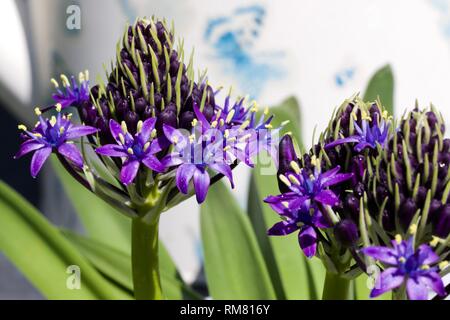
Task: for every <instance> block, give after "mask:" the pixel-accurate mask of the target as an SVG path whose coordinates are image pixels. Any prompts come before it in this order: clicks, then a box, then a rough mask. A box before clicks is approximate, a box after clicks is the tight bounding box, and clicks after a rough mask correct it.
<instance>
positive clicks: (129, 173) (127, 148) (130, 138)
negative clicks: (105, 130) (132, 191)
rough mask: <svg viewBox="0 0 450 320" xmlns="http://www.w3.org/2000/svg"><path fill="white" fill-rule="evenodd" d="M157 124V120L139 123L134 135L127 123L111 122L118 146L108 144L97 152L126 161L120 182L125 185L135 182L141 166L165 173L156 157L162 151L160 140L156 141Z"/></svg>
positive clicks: (112, 132) (110, 125) (152, 119)
mask: <svg viewBox="0 0 450 320" xmlns="http://www.w3.org/2000/svg"><path fill="white" fill-rule="evenodd" d="M155 123H156V119H155V118H149V119H147V120H145V121H144V122H142V121H139V122H138V124H137V128H136V133H135V134H134V135H132V134H131V133H129V131H128V128H127V126H126V123H125V122H122V125H119V124H118V123H117V122H116V121H114V120H110V123H109V128H110V130H111V134H112V136H113V137H114V139H115V140H116V142H117V144H107V145H104V146H101V147H99V148H97V149H96V150H95V151H96V152H97V153H99V154H101V155H105V156H110V157H121V158H122V159H125V161H124V163H123V165H122V170H121V172H120V181H121V182H122V183H123V184H125V185H128V184H130V183H131V182H133V180H134V179H135V178H136V175H137V173H138V170H139V167H140V165H141V164H144V165H145V166H146V167H147V168H149V169H150V170H153V171H156V172H162V171H164V166H163V165H162V164H161V162H160V161H159V160H158V158H157V157H156V156H155V154H156V153H157V152H159V151H161V147H160V146H159V143H158V140H157V139H154V138H155V137H156V130H155Z"/></svg>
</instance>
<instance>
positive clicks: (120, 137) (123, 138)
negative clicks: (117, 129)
mask: <svg viewBox="0 0 450 320" xmlns="http://www.w3.org/2000/svg"><path fill="white" fill-rule="evenodd" d="M119 140H120V143H121V144H125V137H124V136H123V134H121V133H119Z"/></svg>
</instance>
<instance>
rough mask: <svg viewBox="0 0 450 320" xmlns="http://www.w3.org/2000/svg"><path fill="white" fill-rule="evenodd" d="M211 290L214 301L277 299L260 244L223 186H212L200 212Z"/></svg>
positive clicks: (218, 184) (245, 218) (243, 215)
mask: <svg viewBox="0 0 450 320" xmlns="http://www.w3.org/2000/svg"><path fill="white" fill-rule="evenodd" d="M200 212H201V213H200V226H201V235H202V243H203V249H204V257H205V272H206V279H207V282H208V289H209V292H210V294H211V296H212V297H213V298H214V299H256V300H257V299H275V298H276V296H275V292H274V289H273V286H272V284H271V281H270V277H269V274H268V270H267V267H266V264H265V262H264V259H263V256H262V254H261V251H260V250H259V247H258V244H257V240H256V237H255V234H254V232H253V229H252V227H251V225H250V221H249V219H248V216H247V215H245V214H244V213H243V212H242V210H241V208H240V207H239V206H238V204H237V203H236V201H235V199H234V198H233V196H232V195H231V194H230V192H229V191H228V189H227V187H226V186H225V185H224V184H223V182H218V183H216V184H215V185H213V186H212V187H211V188H210V190H209V194H208V197H207V200H206V201H205V203H204V204H203V205H202V207H201V210H200Z"/></svg>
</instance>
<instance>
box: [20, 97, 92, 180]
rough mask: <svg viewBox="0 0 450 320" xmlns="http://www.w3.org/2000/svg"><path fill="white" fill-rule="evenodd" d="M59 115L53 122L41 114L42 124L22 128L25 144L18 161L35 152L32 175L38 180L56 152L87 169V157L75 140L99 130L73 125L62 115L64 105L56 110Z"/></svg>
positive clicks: (32, 161)
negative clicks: (48, 159) (38, 176)
mask: <svg viewBox="0 0 450 320" xmlns="http://www.w3.org/2000/svg"><path fill="white" fill-rule="evenodd" d="M56 109H57V111H58V113H57V115H56V116H52V117H51V118H50V119H48V118H47V119H44V118H43V117H42V115H41V113H40V111H39V109H36V113H37V114H38V116H39V121H38V123H37V124H36V126H35V127H34V128H33V129H32V130H28V129H27V128H26V127H25V126H24V125H19V129H20V130H22V131H23V137H24V139H25V141H24V142H23V143H22V145H21V146H20V150H19V152H18V153H17V154H16V156H15V158H20V157H22V156H23V155H25V154H27V153H30V152H33V151H34V155H33V158H32V160H31V175H32V176H33V177H36V176H37V174H38V173H39V171H40V170H41V168H42V165H43V164H44V163H45V161H46V160H47V158H48V157H49V156H50V154H51V153H52V152H54V153H57V154H59V155H61V156H63V157H64V158H66V159H67V160H69V161H70V162H71V163H72V164H73V165H75V166H76V167H78V168H81V167H83V157H82V156H81V153H80V151H79V150H78V148H77V147H76V146H75V144H73V143H72V142H73V141H72V140H74V139H77V138H80V137H83V136H87V135H91V134H94V133H96V132H97V129H95V128H93V127H89V126H82V125H73V124H72V122H71V121H70V116H69V115H62V114H61V105H57V107H56Z"/></svg>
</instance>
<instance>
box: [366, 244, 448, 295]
mask: <svg viewBox="0 0 450 320" xmlns="http://www.w3.org/2000/svg"><path fill="white" fill-rule="evenodd" d="M361 251H362V252H363V253H364V254H365V255H367V256H370V257H372V258H374V259H376V260H379V261H381V262H383V263H385V264H387V265H388V268H387V269H385V270H384V271H383V272H382V273H381V274H380V276H379V277H378V278H377V279H376V282H375V288H374V289H372V292H371V293H370V297H371V298H373V297H377V296H379V295H381V294H383V293H385V292H387V291H390V290H393V289H396V288H399V287H400V286H402V285H404V284H406V292H407V294H408V298H409V299H410V300H426V299H427V298H428V291H429V290H430V289H431V290H432V291H434V292H436V293H437V294H438V295H440V296H445V294H446V293H445V288H444V284H443V282H442V279H441V277H440V276H439V273H438V271H439V269H438V267H437V266H433V265H435V264H436V263H437V262H438V261H439V256H438V255H437V254H436V253H435V252H434V251H433V250H432V249H431V247H430V246H428V245H426V244H422V245H420V246H419V247H418V248H417V250H414V238H413V237H411V238H409V240H407V241H405V240H402V239H401V237H400V236H399V235H397V237H396V240H393V241H392V248H388V247H382V246H372V247H367V248H364V249H362V250H361Z"/></svg>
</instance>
